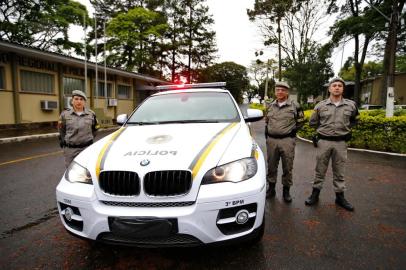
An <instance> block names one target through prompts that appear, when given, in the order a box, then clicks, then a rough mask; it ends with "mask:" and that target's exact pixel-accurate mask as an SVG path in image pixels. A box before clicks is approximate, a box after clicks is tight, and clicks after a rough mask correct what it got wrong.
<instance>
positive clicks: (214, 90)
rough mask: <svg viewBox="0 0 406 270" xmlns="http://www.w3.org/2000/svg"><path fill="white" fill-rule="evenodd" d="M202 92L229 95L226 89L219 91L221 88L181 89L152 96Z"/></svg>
mask: <svg viewBox="0 0 406 270" xmlns="http://www.w3.org/2000/svg"><path fill="white" fill-rule="evenodd" d="M202 92H212V93H229V91H228V90H226V89H219V88H196V89H192V88H181V87H180V88H179V90H168V91H162V92H158V93H155V94H153V95H151V96H161V95H168V94H177V93H202Z"/></svg>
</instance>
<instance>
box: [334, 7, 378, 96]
mask: <svg viewBox="0 0 406 270" xmlns="http://www.w3.org/2000/svg"><path fill="white" fill-rule="evenodd" d="M337 3H338V1H336V0H330V6H329V9H328V12H330V13H333V12H338V11H339V10H340V16H341V17H342V19H341V20H338V21H336V23H335V24H334V25H333V26H332V27H331V29H330V31H329V33H330V35H331V36H332V42H333V44H336V45H338V44H339V42H340V41H342V40H346V39H347V40H348V39H354V56H353V61H354V68H355V80H354V81H355V87H354V99H355V101H356V102H357V103H359V101H360V100H359V98H360V97H359V93H360V87H361V74H362V68H363V65H364V62H365V58H366V56H367V52H368V46H369V45H370V43H371V42H372V41H373V40H374V39H375V38H376V37H377V36H378V34H379V33H380V32H382V31H383V30H384V27H385V18H384V17H383V16H382V15H381V14H379V13H378V11H377V10H376V9H374V8H372V7H370V6H364V5H362V3H361V1H359V0H348V1H346V2H345V4H343V5H341V6H340V7H339V6H337ZM370 3H371V4H372V5H373V6H375V7H377V8H378V9H381V8H383V7H384V4H385V1H383V0H374V1H370Z"/></svg>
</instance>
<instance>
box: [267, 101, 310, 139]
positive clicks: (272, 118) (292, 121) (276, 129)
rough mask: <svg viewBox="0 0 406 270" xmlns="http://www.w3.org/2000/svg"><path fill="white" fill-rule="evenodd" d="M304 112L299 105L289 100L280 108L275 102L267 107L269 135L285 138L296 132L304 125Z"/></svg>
mask: <svg viewBox="0 0 406 270" xmlns="http://www.w3.org/2000/svg"><path fill="white" fill-rule="evenodd" d="M303 121H304V115H303V110H302V108H301V107H300V105H299V104H297V103H295V102H294V101H291V100H289V99H288V100H287V101H286V103H285V104H283V105H282V106H280V107H279V105H278V101H277V100H274V101H273V102H272V103H271V104H269V105H268V106H267V109H266V115H265V122H266V127H267V131H268V134H269V135H276V136H283V135H288V134H291V133H292V132H296V131H297V130H298V129H300V128H301V127H302V126H303V124H304V122H303Z"/></svg>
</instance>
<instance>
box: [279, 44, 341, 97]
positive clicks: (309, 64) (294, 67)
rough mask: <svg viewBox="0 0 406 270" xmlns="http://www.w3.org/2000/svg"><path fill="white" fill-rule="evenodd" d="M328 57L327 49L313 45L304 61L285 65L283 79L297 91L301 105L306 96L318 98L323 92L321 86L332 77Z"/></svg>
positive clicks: (323, 89) (323, 88)
mask: <svg viewBox="0 0 406 270" xmlns="http://www.w3.org/2000/svg"><path fill="white" fill-rule="evenodd" d="M330 56H331V54H330V51H329V49H328V48H326V47H320V46H317V45H316V44H313V45H312V46H311V48H310V50H309V52H308V54H307V56H306V59H305V60H304V61H302V62H298V61H295V62H291V63H286V64H287V67H286V68H285V72H284V77H285V78H286V79H287V80H288V81H289V83H290V85H291V87H292V88H294V89H296V90H297V93H298V99H299V101H300V102H301V103H307V97H308V96H311V95H313V96H318V95H320V94H321V93H323V91H325V87H324V86H323V85H324V84H325V83H326V82H327V81H328V79H329V78H330V77H332V76H333V75H334V73H333V71H332V69H331V63H330V62H329V61H328V58H329V57H330Z"/></svg>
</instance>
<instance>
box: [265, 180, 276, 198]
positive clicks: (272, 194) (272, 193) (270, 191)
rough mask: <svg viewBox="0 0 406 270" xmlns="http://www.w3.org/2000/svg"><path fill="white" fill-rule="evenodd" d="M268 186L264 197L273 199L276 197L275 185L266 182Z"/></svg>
mask: <svg viewBox="0 0 406 270" xmlns="http://www.w3.org/2000/svg"><path fill="white" fill-rule="evenodd" d="M268 184H269V186H268V190H267V191H266V197H267V198H273V197H275V195H276V192H275V184H276V183H271V182H268Z"/></svg>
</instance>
